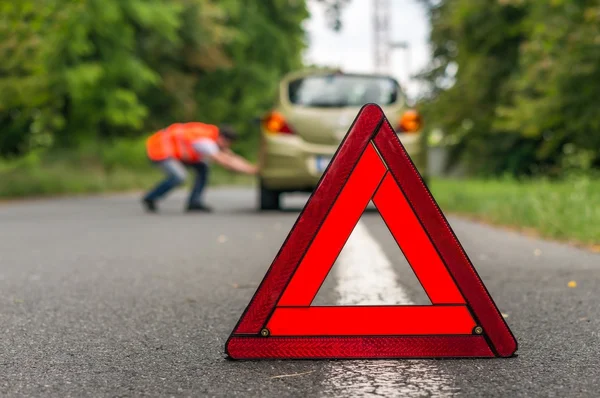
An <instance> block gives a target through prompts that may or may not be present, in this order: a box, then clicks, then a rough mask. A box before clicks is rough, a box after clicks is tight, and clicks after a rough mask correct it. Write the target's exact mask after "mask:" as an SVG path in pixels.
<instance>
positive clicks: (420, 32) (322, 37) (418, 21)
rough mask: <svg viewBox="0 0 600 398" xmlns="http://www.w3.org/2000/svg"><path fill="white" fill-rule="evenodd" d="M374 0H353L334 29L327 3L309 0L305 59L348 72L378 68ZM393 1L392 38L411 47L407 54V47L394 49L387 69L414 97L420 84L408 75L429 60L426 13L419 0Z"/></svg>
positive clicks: (372, 70) (368, 70) (417, 70)
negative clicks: (326, 14) (374, 36)
mask: <svg viewBox="0 0 600 398" xmlns="http://www.w3.org/2000/svg"><path fill="white" fill-rule="evenodd" d="M373 3H374V2H373V0H350V2H349V3H348V4H347V5H346V6H345V8H344V10H343V13H342V23H343V27H342V30H341V31H340V32H335V31H333V30H332V29H331V28H329V26H328V25H327V22H326V19H325V12H324V6H323V5H322V4H320V3H318V2H316V1H315V0H308V6H309V10H310V13H311V17H310V19H309V20H308V21H307V22H306V24H305V27H306V30H307V33H308V39H309V48H308V50H307V51H306V52H305V55H304V56H305V60H306V62H309V63H315V64H319V65H329V66H339V67H341V68H342V70H344V71H347V72H375V67H374V55H373V43H372V42H373V16H372V14H373ZM390 3H391V6H392V17H391V18H390V22H391V26H392V28H391V31H392V38H391V40H392V41H406V42H408V43H409V45H410V51H409V54H407V51H406V50H402V49H396V50H393V52H392V56H391V58H390V64H391V68H390V69H391V70H390V71H388V73H390V74H392V75H393V76H394V77H396V78H397V79H398V81H399V82H400V84H401V85H402V86H403V87H404V88H405V91H406V92H407V94H408V95H409V96H410V97H412V98H414V97H415V96H416V94H417V93H418V92H419V89H420V87H419V84H418V83H416V82H410V81H409V80H408V76H409V73H410V74H415V73H417V72H419V71H420V70H421V69H422V68H423V67H424V66H426V65H427V62H428V60H429V47H428V44H427V42H428V40H427V39H428V35H429V23H428V20H427V15H426V14H425V10H424V9H423V7H422V6H421V5H419V4H418V3H417V0H390ZM407 55H408V57H407ZM407 62H408V64H409V65H410V67H409V66H408V65H407ZM407 69H408V70H407Z"/></svg>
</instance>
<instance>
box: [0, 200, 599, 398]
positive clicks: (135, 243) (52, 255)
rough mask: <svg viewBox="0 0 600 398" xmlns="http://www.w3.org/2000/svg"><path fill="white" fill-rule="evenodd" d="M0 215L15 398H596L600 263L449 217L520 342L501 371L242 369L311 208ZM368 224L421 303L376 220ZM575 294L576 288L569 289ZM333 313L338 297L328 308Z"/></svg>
mask: <svg viewBox="0 0 600 398" xmlns="http://www.w3.org/2000/svg"><path fill="white" fill-rule="evenodd" d="M182 195H183V193H178V194H176V195H173V196H171V197H169V199H168V200H167V201H166V202H165V203H163V204H161V212H160V213H159V214H157V215H149V214H146V213H144V212H143V211H142V209H141V207H140V206H139V201H138V196H137V195H132V194H128V195H116V196H106V197H86V198H71V199H53V200H38V201H28V202H22V203H5V204H2V205H0V330H1V331H2V338H1V339H0V395H1V396H10V397H13V396H14V397H20V396H44V397H85V396H94V397H130V396H131V397H134V396H135V397H137V396H174V397H179V396H182V397H187V396H193V397H205V396H206V397H238V396H239V397H278V398H280V397H305V396H318V397H321V396H322V397H334V396H339V397H342V396H353V397H354V396H386V397H394V396H400V397H404V396H406V397H413V396H467V397H496V396H498V397H597V396H599V395H600V355H599V354H600V255H598V254H593V253H589V252H586V251H584V250H580V249H576V248H573V247H569V246H567V245H563V244H557V243H552V242H546V241H542V240H539V239H535V238H531V237H525V236H522V235H519V234H517V233H511V232H506V231H504V230H499V229H494V228H491V227H488V226H484V225H479V224H475V223H472V222H467V221H464V220H462V219H459V218H454V217H449V220H450V223H451V224H452V227H453V228H454V230H455V232H456V234H457V235H458V237H459V239H460V240H461V242H462V243H463V245H464V247H465V249H466V250H467V252H468V254H469V256H470V257H471V259H472V260H473V262H474V264H475V266H476V268H477V270H478V272H479V274H480V276H481V278H482V279H483V281H484V283H485V284H486V286H487V288H488V290H489V291H490V293H491V295H492V297H493V298H494V300H495V302H496V304H497V305H498V306H499V308H500V309H501V311H502V312H503V313H504V314H505V315H506V316H507V318H506V319H507V322H508V323H509V326H510V327H511V328H512V330H513V332H514V334H515V336H516V337H517V339H518V341H519V351H518V356H517V357H515V358H511V359H491V360H418V361H417V360H398V361H266V362H233V361H228V360H226V359H225V356H224V353H223V345H224V343H225V340H226V339H227V337H228V335H229V333H230V332H231V330H232V328H233V327H234V325H235V323H236V322H237V320H238V318H239V316H240V315H241V313H242V311H243V310H244V308H245V306H246V305H247V303H248V301H249V299H250V298H251V296H252V294H253V293H254V291H255V289H256V287H257V285H258V283H259V282H260V280H261V279H262V277H263V276H264V273H265V272H266V270H267V268H268V267H269V265H270V264H271V261H272V260H273V258H274V256H275V254H276V253H277V251H278V250H279V248H280V246H281V244H282V243H283V241H284V239H285V238H286V235H287V233H288V231H289V230H290V228H291V227H292V225H293V223H294V221H295V219H296V217H297V216H298V212H299V210H300V209H301V207H302V205H303V204H304V201H305V199H306V196H302V195H298V196H290V197H289V198H286V200H285V201H284V203H285V205H286V207H287V208H288V211H284V212H278V213H265V214H260V213H257V212H256V211H255V210H254V209H255V206H256V203H255V202H256V195H255V192H254V191H253V190H250V189H244V188H223V189H218V190H211V191H210V192H208V202H209V203H210V204H212V205H214V207H215V213H213V214H185V213H183V211H182V209H183V203H184V202H183V199H184V197H183V196H182ZM363 220H364V223H365V225H366V226H367V228H368V229H369V232H370V234H371V235H372V236H373V237H374V238H375V239H376V240H377V241H378V242H379V243H380V244H381V246H382V248H383V249H384V251H385V253H386V255H387V256H388V257H389V258H390V259H391V260H392V262H394V264H395V267H396V269H395V271H396V273H397V275H398V276H399V280H400V281H401V283H402V285H403V287H404V289H405V290H406V292H407V293H408V294H409V295H410V298H411V300H412V301H414V302H415V303H417V304H418V303H420V302H421V301H423V300H424V293H423V292H422V290H420V286H419V285H418V282H417V281H416V279H415V278H414V275H413V274H412V271H411V270H410V269H409V268H408V267H406V266H403V265H402V262H401V261H400V257H401V253H400V252H399V250H398V249H397V247H395V244H394V242H393V240H392V239H391V237H390V236H389V233H388V231H387V230H386V228H385V226H384V224H383V223H382V222H381V221H380V219H379V216H378V215H377V214H376V213H369V214H365V216H364V217H363ZM571 281H574V282H576V287H569V282H571ZM319 295H320V300H322V302H332V303H333V302H334V301H335V292H334V290H333V289H332V284H331V282H326V283H325V284H324V285H323V289H322V291H321V292H320V293H319Z"/></svg>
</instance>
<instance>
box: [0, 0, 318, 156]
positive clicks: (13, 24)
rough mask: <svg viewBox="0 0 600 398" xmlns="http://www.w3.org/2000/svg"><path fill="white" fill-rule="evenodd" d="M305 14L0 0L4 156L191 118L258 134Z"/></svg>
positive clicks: (291, 5)
mask: <svg viewBox="0 0 600 398" xmlns="http://www.w3.org/2000/svg"><path fill="white" fill-rule="evenodd" d="M307 17H308V12H307V9H306V5H305V1H303V0H302V1H301V0H298V1H287V0H265V1H261V2H239V1H237V0H220V1H214V0H127V1H122V0H86V1H82V0H44V1H39V0H38V1H35V0H20V1H13V0H0V57H1V58H2V59H3V62H2V63H1V64H0V129H1V133H0V156H9V155H22V154H26V153H28V152H29V151H32V150H34V149H36V148H47V147H51V146H55V147H72V146H82V145H91V144H90V143H99V142H102V141H103V140H107V139H112V138H115V137H131V138H135V137H138V136H140V135H141V134H145V133H147V132H148V131H152V130H154V129H157V128H160V127H163V126H164V125H166V124H170V123H173V122H179V121H191V120H202V121H207V122H215V123H218V122H223V121H227V122H229V123H232V124H235V125H237V126H238V127H239V128H240V129H241V130H242V131H244V132H245V133H246V134H248V135H252V134H254V135H255V132H254V131H253V130H252V129H251V128H250V127H249V126H250V123H249V122H250V120H251V119H252V117H254V116H256V114H258V113H261V112H263V111H265V110H266V108H267V107H268V106H269V105H270V101H271V100H272V98H273V95H274V94H275V92H276V89H277V82H278V80H279V78H280V77H281V76H282V74H283V73H286V72H288V71H289V70H291V69H294V68H297V67H299V66H301V58H300V54H301V51H302V50H303V48H304V46H305V43H304V31H303V29H302V22H303V21H304V19H306V18H307ZM252 138H254V139H255V137H250V138H249V139H248V140H247V141H248V142H251V141H252ZM246 145H248V144H247V143H246Z"/></svg>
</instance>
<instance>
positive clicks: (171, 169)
mask: <svg viewBox="0 0 600 398" xmlns="http://www.w3.org/2000/svg"><path fill="white" fill-rule="evenodd" d="M153 163H154V164H156V165H157V166H159V167H160V168H161V169H162V170H163V171H164V172H165V174H166V178H165V179H164V180H163V181H161V182H160V183H158V185H156V186H155V187H154V188H153V189H152V190H151V191H150V192H148V193H147V194H146V196H144V200H151V201H155V200H158V199H161V198H162V197H164V196H166V195H167V194H168V193H169V192H170V191H171V190H173V189H174V188H176V187H178V186H180V185H183V183H184V182H185V179H186V177H187V172H186V167H188V168H191V169H192V170H194V172H195V173H196V178H195V180H194V186H193V188H192V190H191V192H190V195H189V197H188V205H199V204H201V203H202V193H203V192H204V188H205V187H206V182H207V181H208V165H207V164H206V163H202V162H200V163H182V162H180V161H178V160H176V159H166V160H163V161H160V162H153Z"/></svg>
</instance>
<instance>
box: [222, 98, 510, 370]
mask: <svg viewBox="0 0 600 398" xmlns="http://www.w3.org/2000/svg"><path fill="white" fill-rule="evenodd" d="M371 200H372V201H373V203H374V204H375V207H376V208H377V210H378V211H379V212H380V214H381V216H382V218H383V220H384V221H385V223H386V224H387V226H388V228H389V230H390V232H391V233H392V235H393V236H394V239H395V240H396V242H397V243H398V246H399V248H401V249H402V251H403V252H404V255H405V257H406V259H407V260H408V263H409V264H410V266H411V267H412V269H413V270H414V271H415V274H416V275H417V278H418V279H419V281H420V283H421V285H422V286H423V288H424V289H425V291H426V293H427V295H428V296H429V298H430V300H431V303H432V305H419V306H417V305H415V306H402V305H400V306H312V305H311V303H312V301H313V299H314V297H315V296H316V294H317V292H318V290H319V288H320V287H321V285H322V283H323V281H324V280H325V278H326V277H327V274H328V273H329V270H330V269H331V267H332V266H333V264H334V262H335V260H336V258H337V257H338V255H339V253H340V251H341V250H342V248H343V247H344V244H345V243H346V241H347V239H348V238H349V236H350V234H351V233H352V230H353V229H354V227H355V225H356V223H357V222H358V220H359V218H360V216H361V215H362V214H363V212H364V210H365V208H366V207H367V205H368V204H369V201H371ZM516 350H517V341H516V339H515V338H514V336H513V334H512V332H511V331H510V329H509V327H508V325H507V324H506V322H505V320H504V318H503V317H502V315H501V313H500V311H499V310H498V308H497V307H496V305H495V303H494V301H493V299H492V297H491V296H490V294H489V293H488V291H487V289H486V288H485V286H484V284H483V282H482V281H481V279H480V277H479V275H478V274H477V272H476V270H475V268H474V267H473V265H472V264H471V261H470V260H469V258H468V257H467V254H466V253H465V251H464V249H463V248H462V246H461V244H460V242H459V241H458V239H457V237H456V235H455V234H454V232H453V231H452V229H451V228H450V226H449V224H448V222H447V220H446V218H445V217H444V215H443V213H442V212H441V210H440V209H439V207H438V205H437V203H436V202H435V200H434V199H433V196H432V195H431V193H430V191H429V190H428V188H427V187H426V186H425V184H424V183H423V180H422V179H421V176H420V174H419V172H418V171H417V169H416V168H415V166H414V164H413V162H412V161H411V159H410V157H409V155H408V153H407V152H406V150H405V148H404V147H403V145H402V143H401V142H400V140H399V139H398V137H397V136H396V134H395V133H394V131H393V130H392V128H391V126H390V124H389V122H388V121H387V119H386V118H385V116H384V114H383V111H382V110H381V108H380V107H379V106H377V105H375V104H368V105H365V106H364V107H363V108H362V109H361V111H360V112H359V114H358V116H357V118H356V119H355V121H354V123H353V124H352V126H351V127H350V130H349V131H348V134H347V135H346V137H345V138H344V140H343V141H342V143H341V145H340V147H339V148H338V151H337V152H336V154H335V155H334V157H333V159H332V160H331V162H330V164H329V167H328V168H327V170H326V171H325V173H324V174H323V177H322V178H321V181H320V182H319V184H318V185H317V188H316V189H315V191H314V192H313V194H312V195H311V197H310V199H309V200H308V202H307V204H306V205H305V207H304V209H303V210H302V212H301V213H300V216H299V217H298V219H297V221H296V223H295V224H294V226H293V227H292V230H291V231H290V233H289V235H288V237H287V239H286V240H285V242H284V243H283V246H282V247H281V249H280V251H279V253H278V254H277V256H276V257H275V260H274V261H273V263H272V264H271V267H270V268H269V270H268V271H267V273H266V275H265V277H264V279H263V281H262V282H261V284H260V286H259V287H258V289H257V291H256V293H255V294H254V296H253V297H252V299H251V301H250V303H249V304H248V307H247V308H246V310H245V311H244V313H243V314H242V317H241V318H240V320H239V321H238V323H237V325H236V326H235V328H234V330H233V332H232V333H231V336H230V337H229V339H228V340H227V343H226V345H225V351H226V354H227V355H228V356H229V358H231V359H286V358H289V359H320V358H322V359H341V358H364V359H368V358H437V357H509V356H512V355H513V354H514V353H515V352H516Z"/></svg>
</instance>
